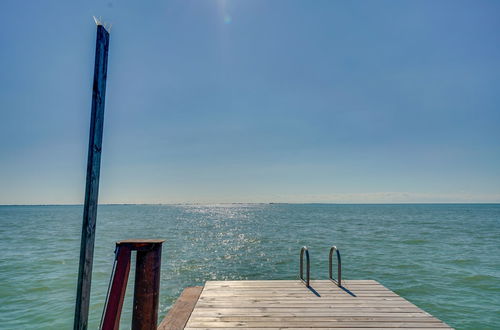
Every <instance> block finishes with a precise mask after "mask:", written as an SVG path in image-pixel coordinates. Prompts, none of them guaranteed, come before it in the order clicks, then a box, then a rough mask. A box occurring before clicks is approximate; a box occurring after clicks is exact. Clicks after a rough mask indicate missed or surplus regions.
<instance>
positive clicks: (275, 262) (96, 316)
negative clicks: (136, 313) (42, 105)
mask: <svg viewBox="0 0 500 330" xmlns="http://www.w3.org/2000/svg"><path fill="white" fill-rule="evenodd" d="M81 215H82V207H81V206H0V239H1V240H0V328H1V329H70V328H71V327H72V322H73V310H74V300H75V291H76V275H77V271H78V257H79V246H80V245H79V244H80V226H81ZM138 237H140V238H165V239H166V240H167V241H166V243H165V244H164V250H163V260H162V276H161V298H160V304H161V306H160V315H161V316H163V315H164V314H165V312H166V311H167V310H168V308H169V307H170V305H171V304H172V302H173V301H174V300H175V298H176V297H177V296H178V294H179V293H180V292H181V291H182V288H183V287H185V286H190V285H196V284H202V283H203V282H204V281H206V280H211V279H218V280H224V279H294V278H296V277H297V272H298V253H299V249H300V247H301V246H302V245H307V246H308V247H309V249H310V252H311V258H312V260H311V261H312V264H311V276H312V277H313V278H315V279H325V278H327V257H328V249H329V247H330V245H332V244H335V245H337V246H338V247H339V248H340V250H341V252H342V257H343V272H344V278H346V279H374V280H377V281H379V282H381V283H382V284H384V285H385V286H387V287H389V288H390V289H392V290H393V291H395V292H396V293H398V294H400V295H401V296H403V297H405V298H406V299H408V300H410V301H411V302H413V303H414V304H416V305H417V306H419V307H421V308H423V309H424V310H426V311H428V312H430V313H431V314H433V315H435V316H436V317H438V318H440V319H442V320H443V321H445V322H447V323H448V324H449V325H450V326H453V327H455V328H457V329H500V205H321V204H314V205H286V204H271V205H268V204H249V205H243V204H233V205H207V206H202V205H102V206H100V207H99V216H98V225H97V238H96V250H95V261H94V273H93V274H94V275H93V276H94V277H93V284H92V300H91V315H90V329H96V328H97V327H98V324H99V320H100V317H101V313H102V308H103V303H104V300H105V295H106V290H107V285H108V281H109V276H110V272H111V266H112V261H113V251H114V242H115V241H117V240H121V239H125V238H138ZM132 282H133V281H132ZM131 293H132V288H131V287H129V289H128V295H127V299H126V302H125V305H124V310H123V316H122V324H123V328H125V329H126V328H129V327H130V319H131Z"/></svg>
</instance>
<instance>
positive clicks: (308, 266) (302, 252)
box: [299, 245, 342, 287]
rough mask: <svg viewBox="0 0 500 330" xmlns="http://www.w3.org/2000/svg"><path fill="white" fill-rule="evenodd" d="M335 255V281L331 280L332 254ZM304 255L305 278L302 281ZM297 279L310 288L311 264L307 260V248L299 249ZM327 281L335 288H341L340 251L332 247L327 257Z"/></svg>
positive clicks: (308, 259)
mask: <svg viewBox="0 0 500 330" xmlns="http://www.w3.org/2000/svg"><path fill="white" fill-rule="evenodd" d="M334 252H335V254H336V255H337V279H334V278H333V270H332V268H333V253H334ZM304 255H305V256H306V278H305V279H304ZM299 278H300V280H301V281H302V283H304V284H305V285H306V286H307V287H310V283H311V262H310V258H309V249H308V248H307V246H303V247H302V248H301V249H300V263H299ZM328 279H329V280H331V281H332V282H333V283H335V284H336V285H337V286H339V287H341V286H342V262H341V259H340V251H339V249H338V248H337V247H336V246H335V245H334V246H332V247H331V248H330V254H329V255H328Z"/></svg>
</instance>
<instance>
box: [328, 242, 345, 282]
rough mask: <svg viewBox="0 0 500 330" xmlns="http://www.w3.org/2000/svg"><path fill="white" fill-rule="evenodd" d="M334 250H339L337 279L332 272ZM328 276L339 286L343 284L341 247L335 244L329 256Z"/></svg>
mask: <svg viewBox="0 0 500 330" xmlns="http://www.w3.org/2000/svg"><path fill="white" fill-rule="evenodd" d="M333 251H335V252H337V280H336V279H334V278H333V272H332V263H333V262H332V259H333ZM328 277H329V278H330V280H332V281H333V282H334V283H336V284H337V285H338V286H342V262H341V261H340V252H339V249H337V247H336V246H335V245H334V246H332V247H331V248H330V256H329V257H328Z"/></svg>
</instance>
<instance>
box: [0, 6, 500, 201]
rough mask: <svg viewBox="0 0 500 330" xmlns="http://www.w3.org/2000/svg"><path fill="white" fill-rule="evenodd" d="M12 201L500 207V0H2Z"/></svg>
mask: <svg viewBox="0 0 500 330" xmlns="http://www.w3.org/2000/svg"><path fill="white" fill-rule="evenodd" d="M0 9H1V12H2V13H3V15H2V20H1V21H0V43H1V45H2V46H1V48H0V52H1V59H2V60H1V61H0V111H1V120H0V204H59V203H61V204H65V203H77V204H78V203H82V202H83V192H84V181H85V166H86V150H87V140H88V127H89V119H90V102H91V84H92V73H93V60H94V44H95V24H94V22H93V20H92V15H96V16H102V18H103V20H104V21H107V22H110V23H112V24H113V27H112V30H111V46H110V56H109V69H108V87H107V99H106V113H105V128H104V130H105V132H104V143H103V158H102V172H101V190H100V202H102V203H177V202H200V203H215V202H353V203H358V202H370V203H384V202H500V148H499V147H500V129H499V124H500V33H499V31H500V19H498V18H499V17H500V3H499V2H498V1H396V0H394V1H330V0H325V1H321V0H317V1H305V0H304V1H295V0H273V1H270V0H251V1H244V0H232V1H231V0H226V1H222V0H220V1H216V0H213V1H212V0H205V1H202V0H196V1H190V0H176V1H125V0H123V1H118V0H116V1H115V0H109V1H81V2H72V1H57V2H56V1H5V0H4V1H2V2H1V4H0Z"/></svg>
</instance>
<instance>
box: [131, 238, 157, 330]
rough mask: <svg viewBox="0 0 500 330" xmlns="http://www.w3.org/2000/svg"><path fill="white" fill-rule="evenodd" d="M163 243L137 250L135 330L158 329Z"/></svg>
mask: <svg viewBox="0 0 500 330" xmlns="http://www.w3.org/2000/svg"><path fill="white" fill-rule="evenodd" d="M160 268H161V243H159V244H154V245H151V247H150V248H149V249H147V250H138V251H137V262H136V268H135V284H134V309H133V313H132V329H133V330H156V328H157V324H158V300H159V296H160Z"/></svg>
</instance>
